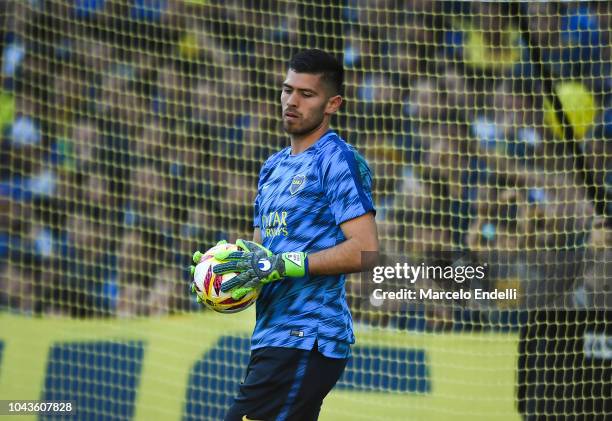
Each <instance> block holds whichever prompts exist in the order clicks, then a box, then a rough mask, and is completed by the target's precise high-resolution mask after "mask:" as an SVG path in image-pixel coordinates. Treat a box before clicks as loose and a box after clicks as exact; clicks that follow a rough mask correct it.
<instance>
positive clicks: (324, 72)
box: [289, 49, 344, 95]
mask: <svg viewBox="0 0 612 421" xmlns="http://www.w3.org/2000/svg"><path fill="white" fill-rule="evenodd" d="M289 69H291V70H293V71H295V72H296V73H310V74H320V75H321V76H322V78H321V79H322V80H323V82H325V83H327V84H328V85H329V86H330V87H331V88H332V89H333V90H334V93H335V94H336V95H342V89H343V84H344V68H343V67H342V64H340V62H339V61H338V60H337V59H336V58H335V57H334V56H332V55H331V54H329V53H327V52H325V51H323V50H318V49H310V50H302V51H300V52H299V53H297V54H296V55H294V56H293V57H292V58H291V61H290V62H289Z"/></svg>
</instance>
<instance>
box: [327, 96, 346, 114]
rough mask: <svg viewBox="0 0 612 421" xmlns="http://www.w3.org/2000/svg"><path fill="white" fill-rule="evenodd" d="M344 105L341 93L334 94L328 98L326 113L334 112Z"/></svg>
mask: <svg viewBox="0 0 612 421" xmlns="http://www.w3.org/2000/svg"><path fill="white" fill-rule="evenodd" d="M341 105H342V97H341V96H340V95H334V96H332V97H330V98H329V99H328V100H327V106H326V107H325V114H334V113H335V112H336V111H338V109H339V108H340V106H341Z"/></svg>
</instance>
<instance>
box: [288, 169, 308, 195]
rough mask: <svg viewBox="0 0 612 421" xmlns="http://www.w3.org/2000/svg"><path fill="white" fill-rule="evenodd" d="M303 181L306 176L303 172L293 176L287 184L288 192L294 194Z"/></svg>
mask: <svg viewBox="0 0 612 421" xmlns="http://www.w3.org/2000/svg"><path fill="white" fill-rule="evenodd" d="M305 183H306V176H305V175H304V174H299V175H296V176H295V177H293V180H291V185H290V186H289V192H290V193H291V195H294V194H296V193H297V192H298V191H299V190H300V189H301V188H302V187H304V184H305Z"/></svg>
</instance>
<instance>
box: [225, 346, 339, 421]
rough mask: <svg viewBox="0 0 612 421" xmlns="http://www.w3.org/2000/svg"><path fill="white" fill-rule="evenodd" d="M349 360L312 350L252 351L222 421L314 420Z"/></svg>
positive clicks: (271, 348)
mask: <svg viewBox="0 0 612 421" xmlns="http://www.w3.org/2000/svg"><path fill="white" fill-rule="evenodd" d="M347 362H348V358H342V359H339V358H327V357H325V356H323V355H322V354H321V353H320V352H319V351H318V350H317V347H316V345H315V348H314V349H312V350H311V351H305V350H302V349H295V348H277V347H265V348H259V349H255V350H253V351H252V352H251V359H250V360H249V365H248V367H247V370H246V377H245V379H244V381H243V382H242V383H241V384H240V386H239V389H238V395H237V396H236V398H235V399H234V404H233V405H232V407H231V408H230V409H229V411H228V413H227V414H226V416H225V421H246V420H258V421H259V420H262V421H285V420H289V421H313V420H317V418H318V417H319V411H320V410H321V404H322V403H323V399H324V398H325V396H327V394H328V393H329V391H330V390H331V389H332V388H333V387H334V385H335V384H336V382H337V381H338V379H339V378H340V376H341V375H342V372H343V371H344V368H345V367H346V363H347Z"/></svg>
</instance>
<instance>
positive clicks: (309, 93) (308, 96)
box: [302, 92, 312, 98]
mask: <svg viewBox="0 0 612 421" xmlns="http://www.w3.org/2000/svg"><path fill="white" fill-rule="evenodd" d="M302 95H304V96H305V97H306V98H310V97H311V96H312V93H311V92H304V93H303V94H302Z"/></svg>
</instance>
